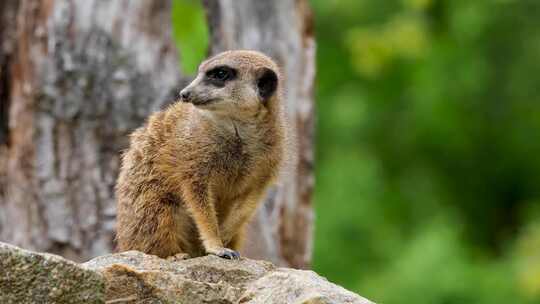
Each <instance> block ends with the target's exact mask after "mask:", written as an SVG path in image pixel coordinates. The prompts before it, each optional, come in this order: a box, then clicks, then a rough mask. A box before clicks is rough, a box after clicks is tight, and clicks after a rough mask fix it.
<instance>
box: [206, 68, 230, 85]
mask: <svg viewBox="0 0 540 304" xmlns="http://www.w3.org/2000/svg"><path fill="white" fill-rule="evenodd" d="M206 77H208V78H210V79H211V80H217V81H220V82H225V81H227V80H231V79H233V78H234V77H236V70H235V69H232V68H230V67H227V66H222V67H217V68H214V69H212V70H210V71H208V72H207V73H206Z"/></svg>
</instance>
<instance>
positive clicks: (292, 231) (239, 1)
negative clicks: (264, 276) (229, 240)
mask: <svg viewBox="0 0 540 304" xmlns="http://www.w3.org/2000/svg"><path fill="white" fill-rule="evenodd" d="M203 3H204V5H205V7H206V9H207V19H208V24H209V25H210V34H211V44H210V45H211V50H210V52H211V53H212V54H215V53H218V52H221V51H224V50H230V49H254V50H259V51H262V52H264V53H266V54H268V55H270V56H271V57H272V58H274V59H275V60H277V62H278V64H279V66H280V67H281V69H282V72H283V73H284V75H285V79H286V80H285V102H286V109H287V114H288V120H289V126H290V130H289V133H290V134H291V135H292V137H291V143H290V145H291V149H290V153H291V155H290V156H289V160H288V162H287V167H288V168H286V170H285V174H284V175H283V176H282V178H281V180H280V181H279V183H278V185H277V186H275V187H274V188H273V189H270V191H269V193H268V196H267V198H266V199H265V202H264V205H263V207H262V208H260V209H259V212H258V214H257V216H256V219H255V221H254V222H253V223H252V226H251V229H250V230H249V232H250V233H249V235H248V242H247V247H246V248H245V250H246V253H247V255H248V256H250V257H254V258H263V259H267V260H271V261H273V262H274V263H277V264H281V265H289V266H292V267H297V268H306V267H308V266H309V263H310V260H311V247H312V225H313V224H312V222H313V212H312V206H311V194H312V189H313V184H314V177H313V123H314V117H313V95H312V93H313V81H314V75H315V67H314V62H315V42H314V37H313V20H312V14H311V10H310V9H309V7H308V3H307V1H304V0H281V1H263V0H259V1H253V0H205V1H203ZM293 147H294V148H293Z"/></svg>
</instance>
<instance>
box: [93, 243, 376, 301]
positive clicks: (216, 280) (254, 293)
mask: <svg viewBox="0 0 540 304" xmlns="http://www.w3.org/2000/svg"><path fill="white" fill-rule="evenodd" d="M83 265H84V266H85V267H87V268H88V269H92V270H95V271H98V272H99V273H101V274H102V275H103V276H104V277H105V280H106V281H107V283H106V286H107V290H106V299H107V301H111V303H221V304H225V303H242V304H248V303H253V304H255V303H261V304H263V303H264V304H272V303H280V304H282V303H295V304H323V303H324V304H333V303H336V304H337V303H351V304H368V303H371V302H370V301H368V300H366V299H364V298H362V297H360V296H358V295H356V294H354V293H352V292H350V291H347V290H345V289H344V288H342V287H339V286H337V285H335V284H332V283H330V282H328V281H327V280H326V279H325V278H323V277H321V276H319V275H317V274H316V273H315V272H313V271H306V270H295V269H290V268H277V267H275V266H274V265H273V264H271V263H269V262H265V261H255V260H250V259H245V258H242V259H241V260H239V261H236V260H225V259H222V258H219V257H216V256H205V257H200V258H194V259H187V260H179V261H170V260H164V259H160V258H158V257H155V256H150V255H145V254H143V253H141V252H137V251H128V252H124V253H118V254H111V255H105V256H101V257H98V258H95V259H93V260H91V261H89V262H87V263H85V264H83Z"/></svg>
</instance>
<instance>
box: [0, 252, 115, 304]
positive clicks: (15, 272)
mask: <svg viewBox="0 0 540 304" xmlns="http://www.w3.org/2000/svg"><path fill="white" fill-rule="evenodd" d="M104 292H105V280H104V279H103V277H102V276H101V275H100V274H99V273H97V272H95V271H91V270H87V269H85V268H83V267H82V266H81V265H79V264H76V263H74V262H71V261H68V260H66V259H64V258H62V257H59V256H56V255H53V254H44V253H34V252H30V251H27V250H23V249H20V248H18V247H15V246H11V245H8V244H5V243H0V303H2V304H9V303H17V304H19V303H104V296H105V293H104Z"/></svg>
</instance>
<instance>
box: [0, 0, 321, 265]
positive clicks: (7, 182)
mask: <svg viewBox="0 0 540 304" xmlns="http://www.w3.org/2000/svg"><path fill="white" fill-rule="evenodd" d="M205 6H206V8H207V12H208V20H209V22H210V29H211V34H212V39H211V52H212V53H215V52H218V51H220V50H224V49H236V48H251V49H259V50H262V51H264V52H266V53H268V54H269V55H270V56H272V57H274V58H276V59H277V60H278V62H279V63H280V65H281V66H282V67H283V70H284V72H285V75H286V78H287V88H286V89H287V93H286V101H287V110H288V113H289V118H290V119H291V121H292V126H291V127H292V131H293V133H294V134H297V136H296V138H295V141H296V142H297V146H298V149H297V150H296V151H297V152H295V153H294V157H292V160H291V165H292V169H291V170H289V172H290V173H289V174H287V175H286V176H284V178H283V179H282V181H281V183H280V186H278V187H275V188H274V189H272V191H270V194H269V196H268V199H267V200H266V202H265V205H264V207H263V208H261V210H260V212H259V214H258V216H257V220H256V221H255V223H254V225H253V228H254V229H251V232H254V233H252V234H251V235H250V240H252V241H251V242H249V246H248V248H247V249H246V253H247V255H248V256H253V257H260V258H266V259H270V260H272V261H274V262H277V263H280V264H282V265H291V266H295V267H307V266H308V265H309V260H310V256H309V254H310V251H311V248H310V247H311V221H312V214H311V205H310V196H311V189H312V186H313V177H312V162H313V157H312V137H313V136H312V132H313V130H312V129H313V127H312V124H313V110H312V104H313V103H312V96H311V93H312V83H313V75H314V69H313V60H314V43H313V37H312V31H311V20H310V18H309V13H308V12H309V10H308V8H307V3H306V1H304V0H301V1H294V0H286V1H262V0H260V1H247V0H245V1H230V0H229V1H206V2H205ZM249 27H250V28H249ZM0 39H1V40H0V43H1V44H0V47H1V48H0V119H1V120H0V240H3V241H7V242H10V243H14V244H16V245H19V246H22V247H26V248H30V249H34V250H40V251H48V252H53V253H57V254H60V255H63V256H65V257H67V258H70V259H73V260H77V261H80V260H86V259H88V258H91V257H94V256H96V255H100V254H103V253H106V252H111V251H112V250H113V248H114V243H113V238H114V223H115V214H116V210H115V200H114V184H115V181H116V176H117V173H118V165H119V155H120V152H121V150H122V149H124V148H125V147H126V146H127V143H128V134H129V133H130V132H131V131H132V130H133V129H134V128H136V127H138V126H140V125H142V124H143V123H144V120H145V118H146V117H147V116H148V115H149V114H150V113H151V112H153V111H156V110H158V109H160V108H163V107H164V106H165V105H167V104H169V103H171V102H173V101H174V99H175V95H176V94H177V92H178V91H179V90H180V89H181V88H182V87H183V86H184V85H185V84H186V83H187V82H188V81H189V79H190V77H189V76H183V75H181V74H180V72H179V69H178V65H179V62H178V58H177V54H178V53H177V50H176V49H175V47H174V44H173V41H172V37H171V26H170V2H169V1H150V0H139V1H127V0H124V1H120V0H118V1H101V0H85V1H70V0H43V1H39V0H22V1H2V2H1V3H0ZM255 249H257V250H255Z"/></svg>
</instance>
